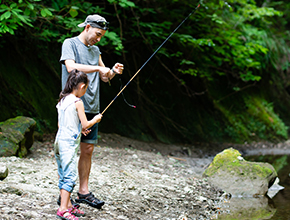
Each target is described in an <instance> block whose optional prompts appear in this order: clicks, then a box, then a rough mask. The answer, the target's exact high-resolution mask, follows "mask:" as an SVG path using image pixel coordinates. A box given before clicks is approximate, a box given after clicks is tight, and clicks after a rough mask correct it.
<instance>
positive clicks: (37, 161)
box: [0, 134, 226, 220]
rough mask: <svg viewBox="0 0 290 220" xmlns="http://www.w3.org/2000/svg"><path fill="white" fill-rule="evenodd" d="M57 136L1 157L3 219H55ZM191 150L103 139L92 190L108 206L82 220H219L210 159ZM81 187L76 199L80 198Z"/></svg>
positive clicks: (221, 201) (221, 199)
mask: <svg viewBox="0 0 290 220" xmlns="http://www.w3.org/2000/svg"><path fill="white" fill-rule="evenodd" d="M53 140H54V136H53V135H47V136H45V137H44V139H43V140H42V141H35V143H34V145H33V147H32V149H31V153H30V154H29V155H28V157H27V158H22V159H21V158H16V157H7V158H0V164H1V163H2V164H6V165H7V166H8V168H9V176H8V177H7V178H6V179H5V180H4V181H1V182H0V198H1V199H0V219H13V220H15V219H55V218H56V217H55V216H56V210H57V208H58V206H57V204H56V200H57V197H58V187H57V166H56V162H55V159H54V154H53ZM198 154H202V152H201V151H200V150H198V149H192V148H191V149H190V148H189V147H188V146H177V145H164V144H159V143H144V142H141V141H136V140H132V139H129V138H125V137H121V136H119V135H116V134H100V141H99V145H98V146H97V147H96V148H95V151H94V155H93V158H92V161H93V163H92V164H93V165H92V171H91V176H90V190H91V191H92V192H93V193H94V194H95V195H96V197H98V198H100V199H102V200H104V201H105V202H106V204H105V205H104V206H103V208H102V209H101V210H97V209H93V208H91V207H89V206H86V205H83V204H82V205H81V209H82V210H84V211H85V212H86V213H87V215H86V217H82V218H80V219H94V220H95V219H106V220H111V219H112V220H113V219H114V220H115V219H121V220H126V219H128V220H131V219H142V220H143V219H144V220H145V219H146V220H148V219H170V220H174V219H176V220H177V219H180V220H181V219H182V220H186V219H216V218H217V214H218V213H220V212H223V211H226V210H224V208H223V204H224V202H225V201H226V200H225V198H224V196H223V192H222V191H221V190H219V189H216V188H214V187H212V186H211V185H210V184H209V183H208V182H207V181H206V180H205V179H203V178H202V177H201V175H202V173H203V171H204V169H205V168H206V167H207V166H208V165H209V164H210V162H211V158H210V157H200V156H199V155H198ZM77 189H78V185H77V186H76V188H75V191H74V193H73V197H75V196H76V191H77Z"/></svg>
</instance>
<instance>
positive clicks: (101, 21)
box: [78, 14, 109, 31]
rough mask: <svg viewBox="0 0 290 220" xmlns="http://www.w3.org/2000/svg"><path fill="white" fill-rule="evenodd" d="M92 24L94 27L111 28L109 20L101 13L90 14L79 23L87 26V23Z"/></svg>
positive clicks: (80, 25) (81, 25)
mask: <svg viewBox="0 0 290 220" xmlns="http://www.w3.org/2000/svg"><path fill="white" fill-rule="evenodd" d="M88 24H89V25H91V26H92V27H94V28H100V29H103V30H105V31H106V30H108V29H109V22H107V21H106V19H105V18H104V17H102V16H100V15H97V14H95V15H89V16H88V17H87V18H86V20H85V21H84V22H83V23H81V24H79V25H78V26H79V27H85V26H87V25H88Z"/></svg>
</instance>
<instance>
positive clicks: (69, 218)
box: [56, 209, 79, 220]
mask: <svg viewBox="0 0 290 220" xmlns="http://www.w3.org/2000/svg"><path fill="white" fill-rule="evenodd" d="M56 217H58V218H59V219H63V220H79V218H77V217H75V216H74V215H72V214H71V213H70V210H69V209H68V210H64V211H59V209H58V210H57V213H56Z"/></svg>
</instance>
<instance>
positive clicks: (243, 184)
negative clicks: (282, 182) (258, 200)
mask: <svg viewBox="0 0 290 220" xmlns="http://www.w3.org/2000/svg"><path fill="white" fill-rule="evenodd" d="M203 176H204V177H206V178H208V180H209V182H211V183H212V184H213V185H215V186H217V187H219V188H221V189H223V190H224V191H226V192H227V193H230V194H231V195H232V196H233V197H253V196H254V197H255V196H264V195H265V194H266V193H267V191H268V188H269V187H270V186H271V185H272V184H273V183H274V181H275V179H276V177H277V172H276V171H275V169H274V167H273V166H272V165H271V164H269V163H258V162H249V161H246V160H244V158H243V157H241V154H240V153H239V151H237V150H235V149H233V148H230V149H226V150H224V151H223V152H221V153H219V154H217V155H216V156H215V158H214V159H213V162H212V163H211V164H210V166H209V167H208V168H207V169H206V170H205V172H204V173H203Z"/></svg>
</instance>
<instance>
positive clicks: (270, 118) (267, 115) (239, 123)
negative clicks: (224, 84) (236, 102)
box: [215, 95, 288, 141]
mask: <svg viewBox="0 0 290 220" xmlns="http://www.w3.org/2000/svg"><path fill="white" fill-rule="evenodd" d="M215 104H216V107H217V108H218V109H219V110H220V111H221V112H222V113H223V115H224V116H225V117H226V118H227V120H228V122H229V124H228V125H227V127H226V129H225V133H226V134H228V135H229V136H230V137H231V138H232V139H233V140H235V141H238V140H239V139H240V138H241V137H243V139H244V141H245V140H246V141H249V140H251V139H255V138H257V139H258V140H259V139H264V140H271V141H277V140H280V139H287V137H288V134H287V130H288V127H287V126H286V125H285V124H284V122H283V121H282V120H281V119H280V117H279V116H278V115H277V114H276V113H275V112H274V108H273V103H269V102H267V101H266V100H265V99H264V98H261V97H257V96H247V95H245V96H244V101H243V103H240V107H239V109H236V110H231V109H228V108H227V107H225V106H223V105H221V104H220V103H218V102H216V103H215ZM241 109H246V110H245V111H241Z"/></svg>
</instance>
